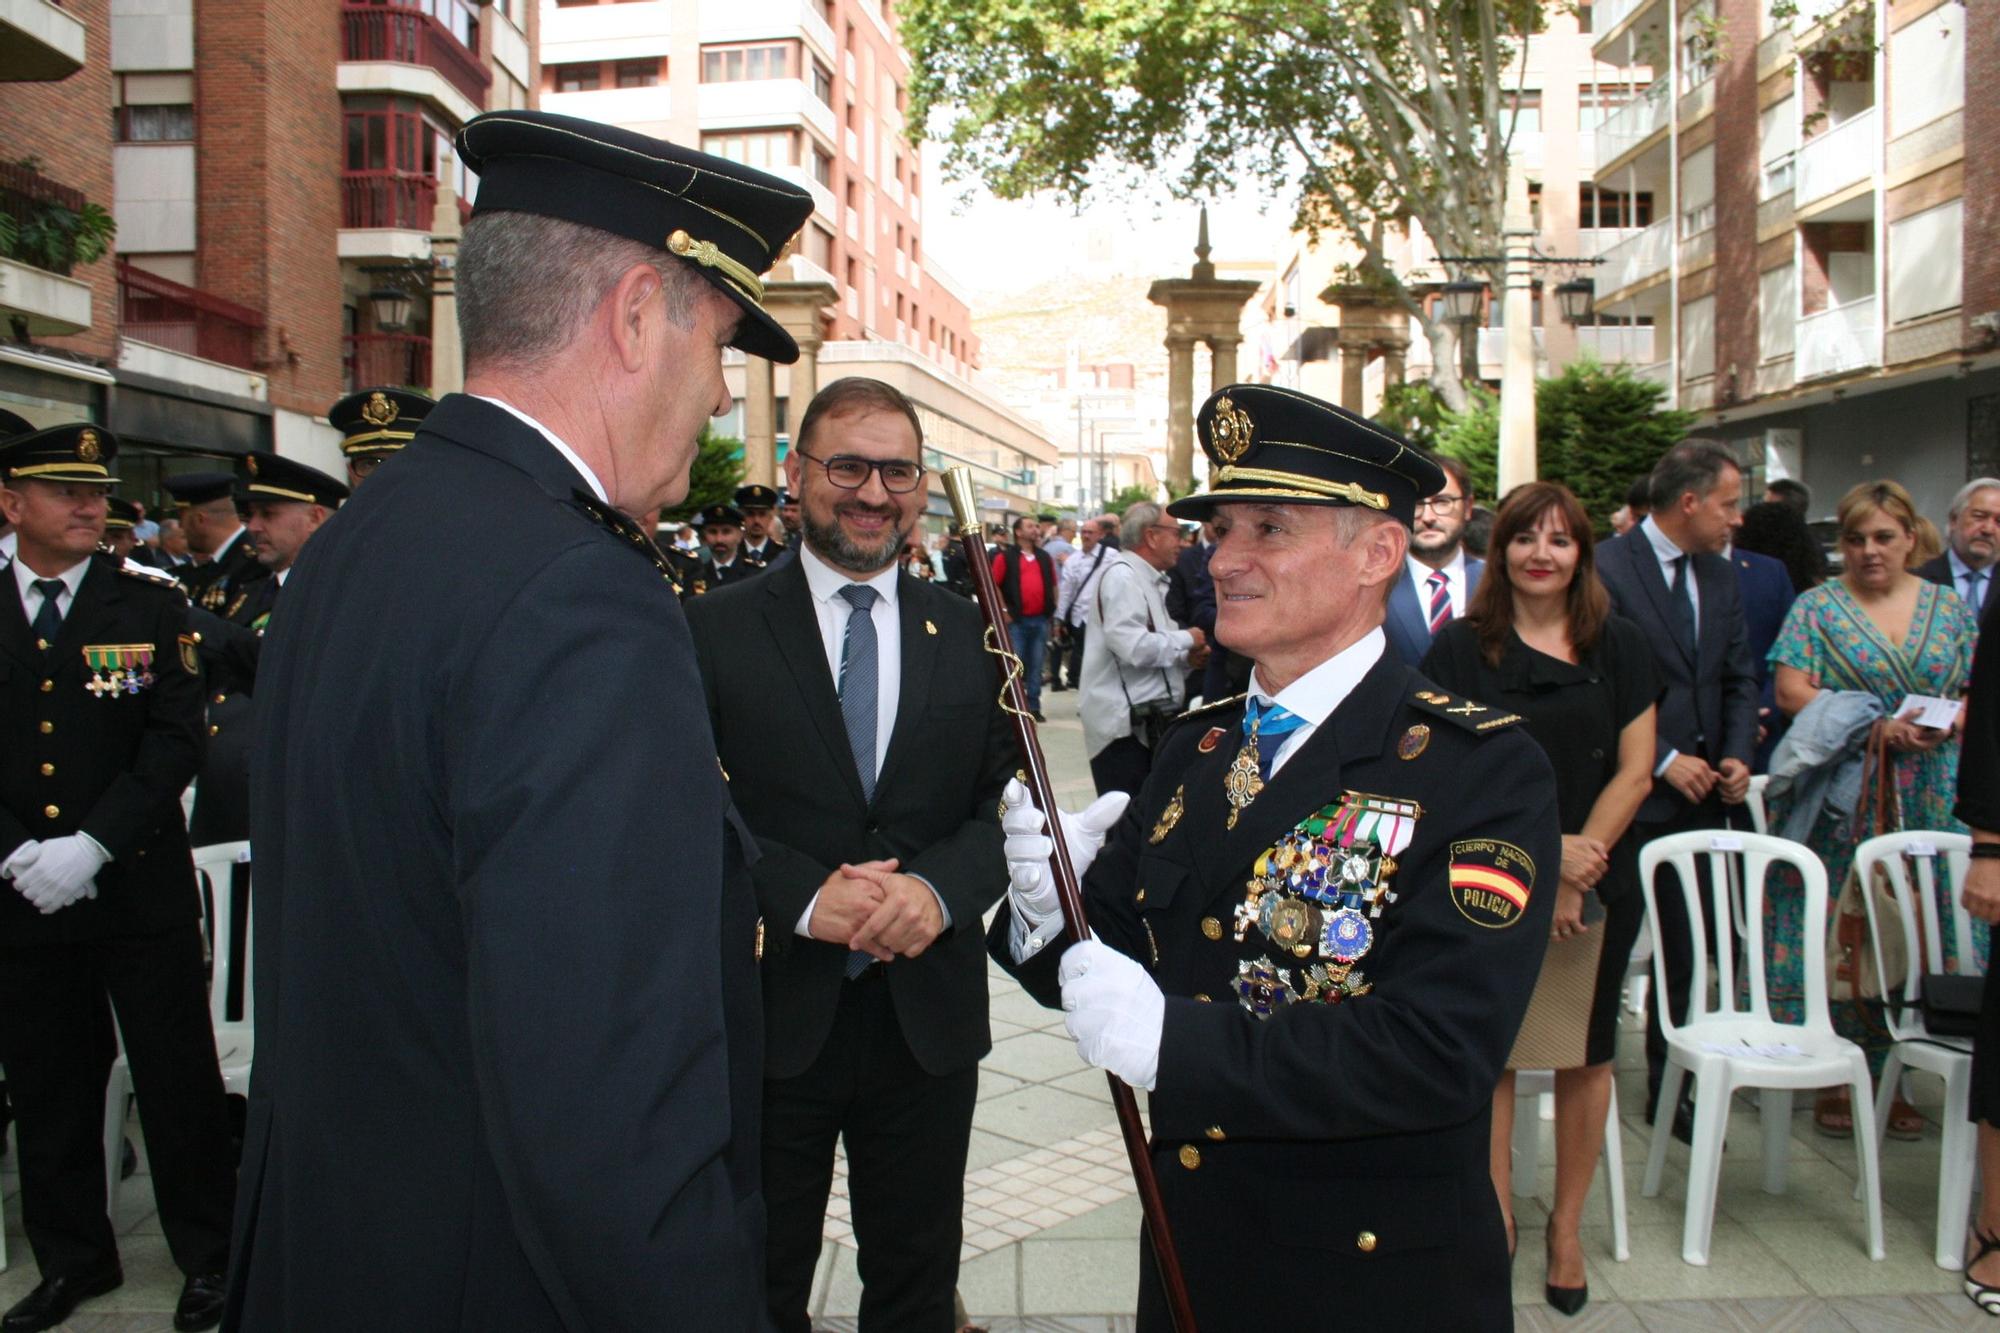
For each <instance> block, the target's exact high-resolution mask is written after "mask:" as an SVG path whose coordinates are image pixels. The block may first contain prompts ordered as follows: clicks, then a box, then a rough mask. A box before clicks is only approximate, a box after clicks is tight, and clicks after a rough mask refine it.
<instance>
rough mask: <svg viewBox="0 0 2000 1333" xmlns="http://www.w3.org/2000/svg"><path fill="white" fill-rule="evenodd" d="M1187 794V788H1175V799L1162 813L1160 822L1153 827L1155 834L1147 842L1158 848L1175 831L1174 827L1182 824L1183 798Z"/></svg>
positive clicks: (1168, 803)
mask: <svg viewBox="0 0 2000 1333" xmlns="http://www.w3.org/2000/svg"><path fill="white" fill-rule="evenodd" d="M1186 792H1187V788H1186V787H1185V786H1180V787H1176V788H1174V796H1173V799H1172V800H1170V801H1168V802H1167V808H1166V809H1164V810H1162V811H1161V812H1160V820H1159V822H1158V823H1157V824H1154V825H1153V832H1152V834H1151V835H1150V836H1148V837H1147V839H1146V841H1147V842H1150V843H1153V844H1154V845H1156V846H1157V845H1158V844H1160V843H1162V842H1165V841H1166V838H1167V835H1168V834H1169V833H1172V832H1173V831H1174V825H1176V824H1178V823H1180V822H1181V811H1182V809H1183V808H1184V805H1183V802H1182V799H1181V798H1182V797H1183V795H1184V794H1185V793H1186Z"/></svg>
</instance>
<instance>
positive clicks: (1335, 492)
mask: <svg viewBox="0 0 2000 1333" xmlns="http://www.w3.org/2000/svg"><path fill="white" fill-rule="evenodd" d="M1232 481H1261V482H1265V483H1267V484H1269V485H1272V486H1283V487H1286V488H1289V489H1290V490H1293V491H1299V492H1303V493H1305V494H1307V495H1323V496H1325V497H1326V498H1327V499H1329V500H1345V501H1347V502H1348V503H1349V504H1357V505H1366V506H1367V507H1368V508H1370V509H1382V510H1386V509H1388V507H1389V497H1388V496H1386V495H1384V494H1382V492H1380V491H1371V490H1369V489H1367V488H1366V487H1364V486H1360V485H1357V484H1356V483H1354V482H1351V481H1316V480H1314V479H1313V478H1311V477H1301V476H1300V475H1298V474H1297V473H1296V472H1273V471H1270V470H1269V469H1267V468H1261V467H1235V466H1230V467H1226V468H1223V469H1222V470H1221V471H1219V472H1217V473H1216V474H1215V484H1216V485H1218V486H1222V485H1226V484H1228V483H1229V482H1232Z"/></svg>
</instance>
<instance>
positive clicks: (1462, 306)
mask: <svg viewBox="0 0 2000 1333" xmlns="http://www.w3.org/2000/svg"><path fill="white" fill-rule="evenodd" d="M1438 294H1439V296H1441V297H1442V298H1443V300H1444V319H1445V323H1447V324H1457V325H1459V326H1460V327H1463V326H1465V325H1467V324H1477V323H1478V322H1479V316H1480V310H1481V307H1483V306H1484V305H1485V304H1486V284H1485V283H1483V282H1472V281H1470V280H1467V279H1461V280H1459V281H1458V282H1447V283H1446V284H1445V285H1444V286H1443V287H1441V288H1439V289H1438Z"/></svg>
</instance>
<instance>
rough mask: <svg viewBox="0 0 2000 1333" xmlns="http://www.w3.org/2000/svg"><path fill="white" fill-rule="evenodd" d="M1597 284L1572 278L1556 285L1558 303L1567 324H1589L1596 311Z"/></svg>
mask: <svg viewBox="0 0 2000 1333" xmlns="http://www.w3.org/2000/svg"><path fill="white" fill-rule="evenodd" d="M1596 302H1597V284H1596V283H1595V282H1593V281H1592V280H1591V279H1589V278H1581V277H1579V278H1571V279H1570V280H1569V281H1568V282H1564V283H1558V284H1557V285H1556V303H1557V304H1558V305H1559V306H1560V307H1561V308H1562V317H1563V322H1564V323H1566V324H1587V323H1589V322H1590V318H1591V315H1592V314H1593V313H1594V311H1595V307H1596Z"/></svg>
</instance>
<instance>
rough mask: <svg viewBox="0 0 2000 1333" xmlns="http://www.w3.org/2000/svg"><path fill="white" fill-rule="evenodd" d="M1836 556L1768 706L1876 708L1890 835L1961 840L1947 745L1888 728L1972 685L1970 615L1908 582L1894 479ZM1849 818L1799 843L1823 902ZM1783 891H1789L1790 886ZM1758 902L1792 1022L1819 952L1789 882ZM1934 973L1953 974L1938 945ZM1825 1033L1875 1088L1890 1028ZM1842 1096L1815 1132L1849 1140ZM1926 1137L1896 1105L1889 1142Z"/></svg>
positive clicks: (1797, 624) (1842, 875)
mask: <svg viewBox="0 0 2000 1333" xmlns="http://www.w3.org/2000/svg"><path fill="white" fill-rule="evenodd" d="M1839 519H1840V545H1841V551H1842V554H1843V555H1844V557H1845V560H1846V568H1845V569H1844V570H1843V571H1842V573H1841V574H1840V576H1839V577H1838V578H1835V579H1830V580H1828V581H1827V582H1826V583H1824V584H1822V585H1820V586H1819V587H1817V588H1813V589H1811V590H1809V591H1807V592H1805V593H1803V594H1801V595H1800V596H1799V598H1798V600H1797V601H1795V602H1794V603H1792V609H1791V613H1790V614H1789V615H1788V616H1787V617H1786V618H1785V625H1784V628H1783V630H1781V631H1780V632H1779V635H1778V641H1777V642H1776V643H1775V644H1773V645H1772V647H1771V664H1772V667H1773V668H1774V671H1775V676H1776V683H1777V695H1778V706H1779V707H1780V708H1781V709H1783V710H1784V711H1785V712H1786V713H1788V714H1790V715H1793V716H1796V715H1797V714H1798V712H1799V710H1801V709H1802V708H1804V707H1805V706H1806V705H1807V704H1808V703H1810V702H1811V701H1812V699H1813V697H1814V696H1815V695H1817V694H1818V693H1819V692H1820V691H1821V690H1859V691H1866V692H1868V693H1870V694H1873V695H1874V696H1875V697H1876V698H1877V699H1879V700H1881V701H1882V707H1883V708H1884V710H1885V721H1884V722H1883V723H1882V725H1883V727H1884V728H1885V729H1886V731H1887V740H1888V747H1889V752H1890V766H1891V768H1892V770H1893V772H1894V774H1895V782H1896V796H1897V804H1898V810H1899V813H1900V816H1901V827H1903V828H1906V829H1932V830H1939V831H1950V832H1963V831H1964V828H1963V826H1962V825H1960V824H1959V823H1958V821H1957V820H1955V819H1954V818H1952V813H1951V809H1952V803H1953V800H1954V799H1955V797H1956V794H1957V773H1958V734H1957V731H1956V729H1954V730H1952V731H1939V730H1935V729H1930V728H1924V727H1919V726H1917V725H1915V724H1914V723H1913V722H1909V721H1905V720H1903V719H1901V718H1897V717H1896V716H1895V713H1896V710H1897V709H1898V708H1899V707H1900V706H1901V705H1902V702H1903V700H1904V699H1905V698H1906V697H1908V696H1909V695H1912V694H1928V695H1938V696H1942V697H1945V698H1954V699H1955V698H1958V697H1959V696H1960V695H1962V694H1964V692H1965V687H1966V682H1967V680H1968V679H1969V678H1970V676H1971V673H1972V648H1973V637H1974V633H1975V631H1976V630H1977V628H1978V625H1977V621H1976V620H1975V618H1974V616H1973V613H1972V611H1971V609H1970V608H1969V607H1967V606H1966V604H1965V603H1964V602H1963V601H1961V600H1960V599H1959V596H1958V594H1957V593H1955V592H1953V591H1952V590H1951V589H1949V588H1945V587H1941V586H1939V585H1938V584H1935V583H1931V582H1929V581H1928V580H1926V579H1923V578H1920V577H1918V576H1917V575H1916V574H1914V573H1912V572H1911V564H1912V556H1911V553H1912V551H1913V550H1915V548H1916V539H1917V533H1918V531H1919V526H1920V520H1919V518H1918V515H1917V512H1916V507H1915V505H1914V504H1912V503H1911V500H1910V496H1909V492H1907V491H1905V490H1904V489H1903V488H1902V487H1901V486H1899V485H1897V484H1896V483H1895V482H1893V481H1878V482H1864V483H1863V484H1862V485H1859V486H1856V487H1855V488H1854V489H1853V490H1851V491H1849V492H1848V493H1847V494H1846V495H1845V496H1843V497H1841V501H1840V509H1839ZM1852 825H1853V820H1852V816H1851V815H1849V816H1842V815H1834V814H1826V813H1822V814H1821V816H1820V818H1819V820H1818V822H1817V823H1816V824H1815V825H1814V826H1813V831H1812V833H1811V835H1810V836H1809V837H1808V838H1807V839H1806V842H1807V845H1808V846H1810V847H1811V848H1812V850H1813V851H1814V852H1816V853H1817V854H1818V855H1819V858H1820V860H1821V861H1823V862H1825V864H1826V878H1827V886H1828V887H1827V892H1828V894H1829V896H1832V895H1837V894H1838V893H1839V890H1840V885H1841V883H1842V882H1843V881H1844V880H1845V879H1846V877H1847V871H1848V868H1849V867H1850V866H1851V865H1852V864H1853V862H1854V849H1855V846H1856V841H1855V837H1854V829H1853V826H1852ZM1939 880H1940V882H1939V884H1938V902H1937V905H1936V910H1941V911H1945V912H1949V911H1950V906H1951V893H1952V888H1951V886H1950V885H1949V884H1947V883H1945V882H1943V881H1944V877H1943V876H1940V877H1939ZM1788 881H1789V882H1788ZM1770 888H1771V892H1770V893H1769V894H1768V895H1767V896H1766V899H1765V931H1766V934H1765V938H1766V939H1767V940H1768V941H1770V944H1769V945H1768V947H1769V948H1770V950H1771V957H1770V960H1769V973H1768V976H1769V984H1770V994H1771V1008H1772V1012H1773V1016H1774V1017H1777V1018H1780V1019H1782V1020H1786V1021H1791V1022H1796V1021H1798V1020H1799V1017H1800V1008H1799V1006H1800V1000H1799V997H1800V995H1801V994H1802V993H1803V991H1804V976H1805V959H1804V957H1803V956H1802V955H1801V954H1800V953H1799V952H1798V950H1799V949H1800V948H1801V947H1803V948H1811V949H1824V947H1825V941H1824V940H1809V941H1805V942H1804V943H1803V944H1802V945H1800V944H1794V943H1793V941H1796V940H1798V939H1799V937H1800V930H1801V927H1800V922H1799V915H1800V912H1801V911H1802V901H1801V896H1800V893H1799V888H1798V882H1797V880H1796V879H1795V878H1792V877H1789V876H1786V877H1783V878H1781V877H1779V876H1776V875H1774V876H1773V878H1772V881H1771V884H1770ZM1976 948H1977V952H1978V961H1979V963H1980V964H1981V965H1982V966H1983V965H1984V963H1985V959H1986V933H1985V930H1984V927H1983V926H1982V927H1980V928H1979V930H1978V932H1977V942H1976ZM1945 949H1946V954H1947V958H1946V961H1945V966H1946V967H1947V969H1949V970H1956V969H1957V965H1958V960H1957V959H1956V958H1955V957H1952V956H1951V955H1952V954H1953V952H1954V951H1953V948H1952V945H1951V943H1950V941H1949V940H1947V943H1946V946H1945ZM1833 1020H1834V1026H1835V1028H1836V1029H1838V1030H1839V1031H1840V1032H1841V1034H1842V1035H1844V1036H1847V1037H1850V1038H1852V1039H1853V1040H1855V1041H1858V1042H1860V1043H1861V1044H1862V1045H1863V1046H1864V1047H1866V1048H1867V1050H1868V1061H1869V1067H1870V1068H1871V1069H1873V1070H1874V1071H1875V1072H1876V1073H1877V1075H1878V1076H1879V1074H1880V1072H1881V1068H1882V1061H1883V1058H1884V1057H1885V1056H1886V1054H1887V1052H1888V1030H1887V1029H1886V1028H1885V1027H1884V1026H1883V1024H1882V1021H1881V1017H1880V1014H1879V1012H1871V1011H1870V1010H1869V1009H1868V1008H1867V1007H1865V1006H1863V1005H1861V1004H1858V1003H1855V1002H1852V1001H1848V1002H1836V1003H1835V1004H1834V1006H1833ZM1851 1110H1852V1108H1851V1107H1849V1106H1848V1104H1847V1098H1846V1094H1845V1093H1829V1094H1827V1095H1826V1096H1823V1097H1821V1098H1820V1100H1819V1104H1818V1106H1817V1107H1816V1108H1815V1110H1814V1117H1813V1118H1814V1123H1815V1124H1816V1125H1817V1126H1818V1127H1819V1128H1820V1130H1821V1131H1822V1132H1823V1133H1828V1134H1833V1135H1836V1136H1845V1135H1847V1134H1850V1133H1852V1132H1853V1117H1852V1114H1851ZM1922 1129H1923V1118H1922V1117H1921V1116H1920V1115H1919V1114H1918V1113H1917V1111H1916V1109H1915V1108H1914V1107H1912V1106H1910V1105H1909V1104H1908V1103H1907V1102H1905V1101H1903V1099H1902V1098H1900V1097H1898V1098H1897V1099H1896V1102H1895V1106H1894V1108H1893V1109H1892V1110H1891V1112H1890V1117H1889V1132H1890V1134H1891V1135H1893V1136H1895V1137H1898V1138H1915V1137H1917V1136H1918V1135H1919V1134H1920V1133H1921V1132H1922Z"/></svg>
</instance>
